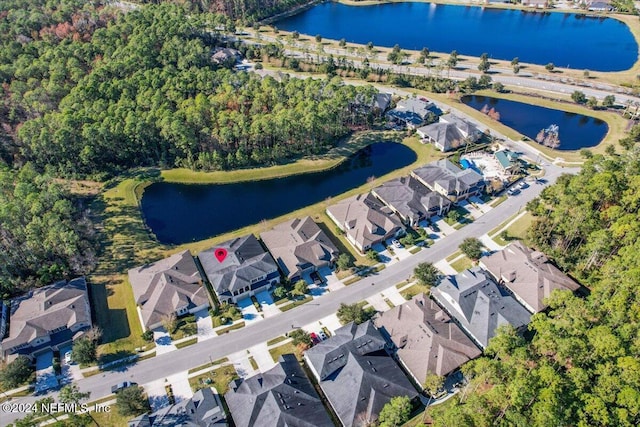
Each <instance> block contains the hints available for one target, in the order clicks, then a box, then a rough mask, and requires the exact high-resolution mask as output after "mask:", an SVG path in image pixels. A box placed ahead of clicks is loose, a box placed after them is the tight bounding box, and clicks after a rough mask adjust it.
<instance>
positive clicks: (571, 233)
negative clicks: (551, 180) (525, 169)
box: [434, 132, 640, 427]
mask: <svg viewBox="0 0 640 427" xmlns="http://www.w3.org/2000/svg"><path fill="white" fill-rule="evenodd" d="M636 133H637V132H636ZM625 145H626V146H627V147H629V148H630V150H628V151H627V152H625V153H623V154H621V155H617V154H614V155H608V156H601V155H596V156H592V158H590V159H589V160H588V161H587V162H586V163H585V165H584V168H583V169H582V171H581V172H580V173H579V174H578V175H575V176H564V177H563V178H562V179H560V180H559V182H558V183H557V184H555V185H553V186H551V187H549V188H547V189H545V190H544V191H543V193H542V195H541V197H540V198H539V199H537V200H535V201H533V202H532V203H530V205H529V207H528V208H529V210H530V211H531V212H532V213H533V214H534V215H535V218H536V219H535V221H534V224H533V227H532V229H531V231H530V233H531V238H532V240H533V242H534V243H535V245H536V246H537V247H538V248H539V249H541V250H543V251H544V252H546V253H547V254H549V255H551V256H552V257H554V258H555V260H556V261H557V262H558V263H559V264H560V265H561V266H562V267H564V268H565V269H568V271H571V272H573V273H574V274H575V275H576V277H578V278H579V279H580V281H581V282H582V283H583V284H585V285H587V286H588V287H589V290H590V294H589V296H587V297H586V298H583V297H580V296H575V295H573V294H571V293H570V292H566V293H562V292H559V293H557V294H554V295H553V296H552V298H551V300H550V308H549V311H548V312H547V313H540V314H536V315H534V316H533V318H532V322H531V324H530V330H531V332H532V334H533V339H532V340H531V342H529V343H527V342H525V341H524V340H523V339H522V338H520V337H519V336H517V335H516V334H515V333H513V331H512V330H508V329H505V330H503V331H501V332H502V333H501V334H499V335H498V336H497V337H496V338H495V339H494V340H492V341H491V343H490V346H489V348H488V349H487V352H486V353H485V357H483V358H480V359H477V360H475V361H473V362H471V363H468V364H467V365H465V366H464V367H463V370H464V371H465V373H466V374H467V375H468V376H469V377H470V378H471V381H470V384H469V387H468V388H467V389H466V390H465V391H464V392H462V393H460V395H459V396H460V397H459V398H458V397H457V398H455V400H454V401H453V402H452V403H451V404H450V405H443V406H442V407H441V408H439V407H434V425H435V426H451V427H465V426H489V425H503V426H540V427H546V426H550V425H554V426H578V427H587V426H638V425H640V359H639V358H638V355H639V354H640V293H639V292H638V286H639V284H640V263H639V262H638V261H639V259H640V258H639V255H638V254H640V239H639V238H638V237H639V236H640V221H639V218H640V212H639V209H640V154H639V152H638V150H637V148H635V149H634V145H637V144H633V141H626V144H625Z"/></svg>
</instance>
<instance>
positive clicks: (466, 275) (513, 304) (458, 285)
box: [431, 267, 531, 348]
mask: <svg viewBox="0 0 640 427" xmlns="http://www.w3.org/2000/svg"><path fill="white" fill-rule="evenodd" d="M431 295H432V297H433V298H434V299H435V300H436V301H437V302H438V304H440V305H441V306H442V307H443V308H444V309H445V310H446V311H447V312H448V313H449V315H450V316H452V317H453V318H454V319H455V320H456V321H457V322H458V324H459V325H460V326H461V327H462V328H463V329H464V330H465V331H466V332H467V333H468V334H469V336H470V337H471V338H473V340H474V341H475V342H476V344H478V345H479V346H480V347H482V348H486V347H487V345H488V344H489V340H490V339H491V338H493V336H494V335H495V333H496V329H497V328H498V326H500V325H504V324H510V325H512V326H513V327H514V328H516V329H517V330H521V329H524V327H525V326H526V325H527V324H528V323H529V320H530V318H531V314H529V312H528V311H527V310H525V308H524V307H522V306H521V305H520V304H519V303H518V302H517V301H516V300H515V299H514V298H513V297H512V296H511V295H509V293H507V291H505V290H504V289H502V288H500V287H499V286H498V285H497V284H496V283H495V282H494V281H493V280H492V279H491V276H490V275H489V273H487V272H485V271H484V270H483V269H481V268H480V267H474V268H471V269H468V270H465V271H463V272H462V273H459V274H457V275H455V276H447V277H446V278H445V279H443V280H442V281H441V282H440V284H439V285H438V286H436V287H434V288H432V289H431Z"/></svg>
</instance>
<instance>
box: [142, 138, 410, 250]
mask: <svg viewBox="0 0 640 427" xmlns="http://www.w3.org/2000/svg"><path fill="white" fill-rule="evenodd" d="M416 158H417V156H416V153H415V152H414V151H413V150H411V149H410V148H408V147H407V146H405V145H402V144H396V143H391V142H380V143H375V144H372V145H370V146H368V147H366V148H364V149H362V150H360V151H358V152H357V153H356V154H354V155H353V156H352V157H350V158H349V159H347V160H346V161H344V162H343V163H342V164H340V165H339V166H338V167H336V168H334V169H331V170H328V171H324V172H317V173H309V174H304V175H297V176H290V177H286V178H278V179H269V180H264V181H253V182H244V183H236V184H222V185H218V184H174V183H167V182H159V183H154V184H151V185H150V186H149V187H147V188H146V189H145V191H144V194H143V196H142V201H141V205H142V212H143V215H144V218H145V220H146V222H147V225H148V226H149V227H150V228H151V230H152V231H153V232H154V233H155V235H156V237H157V238H158V240H159V241H160V242H162V243H167V244H180V243H185V242H190V241H196V240H202V239H206V238H208V237H211V236H215V235H218V234H222V233H226V232H228V231H232V230H236V229H238V228H241V227H245V226H247V225H251V224H256V223H258V222H260V221H262V220H263V219H270V218H275V217H278V216H280V215H284V214H286V213H289V212H292V211H294V210H296V209H300V208H303V207H305V206H308V205H312V204H314V203H318V202H320V201H322V200H325V199H327V198H328V197H333V196H337V195H339V194H341V193H344V192H345V191H348V190H351V189H352V188H355V187H358V186H360V185H363V184H365V183H366V182H367V180H368V179H369V178H371V177H380V176H382V175H385V174H387V173H389V172H392V171H394V170H396V169H398V168H401V167H404V166H408V165H410V164H411V163H413V162H414V161H415V160H416Z"/></svg>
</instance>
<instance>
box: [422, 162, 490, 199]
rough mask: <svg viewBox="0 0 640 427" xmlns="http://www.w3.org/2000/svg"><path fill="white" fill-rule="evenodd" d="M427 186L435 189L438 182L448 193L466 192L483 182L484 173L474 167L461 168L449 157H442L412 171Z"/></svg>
mask: <svg viewBox="0 0 640 427" xmlns="http://www.w3.org/2000/svg"><path fill="white" fill-rule="evenodd" d="M411 174H412V175H413V176H414V177H416V178H419V179H420V180H421V181H422V182H423V183H424V184H425V185H427V187H429V188H431V189H434V188H435V187H436V184H438V185H439V186H440V187H442V188H443V189H444V190H445V191H447V193H448V194H452V193H464V192H465V191H466V190H468V189H469V188H472V187H474V186H476V185H479V184H481V183H482V182H483V178H482V175H480V174H479V173H478V172H476V171H474V170H473V169H460V168H459V167H457V166H456V165H454V164H453V163H451V162H450V161H449V160H447V159H441V160H438V161H435V162H432V163H429V164H428V165H425V166H422V167H420V168H418V169H415V170H413V171H411Z"/></svg>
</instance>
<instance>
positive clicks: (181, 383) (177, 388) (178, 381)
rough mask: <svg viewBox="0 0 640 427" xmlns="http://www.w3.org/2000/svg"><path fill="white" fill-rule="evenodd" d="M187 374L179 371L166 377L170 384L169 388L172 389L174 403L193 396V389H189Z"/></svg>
mask: <svg viewBox="0 0 640 427" xmlns="http://www.w3.org/2000/svg"><path fill="white" fill-rule="evenodd" d="M187 375H188V373H187V372H180V373H178V374H175V375H171V376H170V377H167V380H168V382H169V384H171V390H172V391H173V397H174V398H175V400H176V403H178V402H181V401H183V400H187V399H191V398H192V397H193V390H191V386H190V385H189V378H188V376H187Z"/></svg>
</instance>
